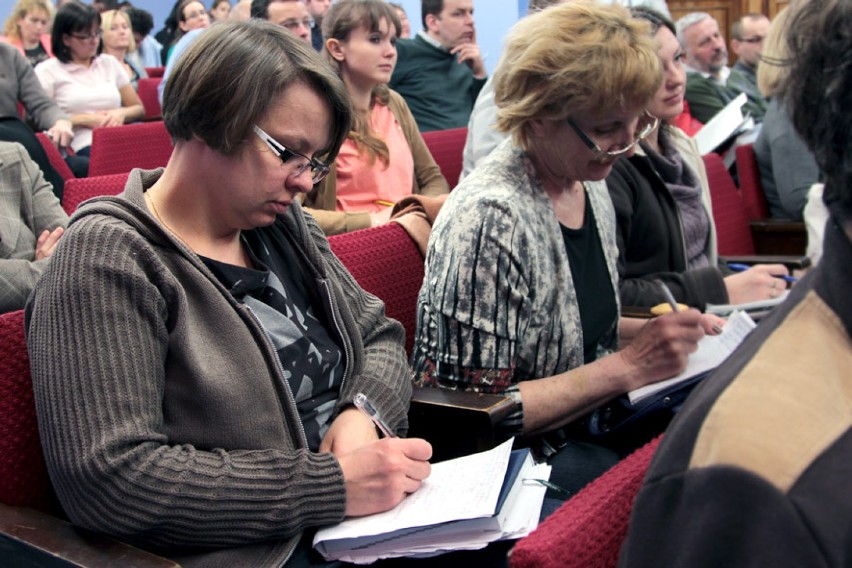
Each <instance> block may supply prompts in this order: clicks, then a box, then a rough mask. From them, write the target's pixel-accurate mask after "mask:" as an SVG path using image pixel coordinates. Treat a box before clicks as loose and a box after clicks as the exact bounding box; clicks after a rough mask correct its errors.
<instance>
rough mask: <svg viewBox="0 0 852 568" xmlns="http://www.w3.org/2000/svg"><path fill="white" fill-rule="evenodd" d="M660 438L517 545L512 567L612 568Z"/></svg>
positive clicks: (582, 492)
mask: <svg viewBox="0 0 852 568" xmlns="http://www.w3.org/2000/svg"><path fill="white" fill-rule="evenodd" d="M661 438H662V436H658V437H657V438H655V439H654V440H651V441H650V442H648V443H647V444H646V445H644V446H642V447H641V448H639V449H638V450H636V451H635V452H633V453H632V454H630V455H629V456H627V457H626V458H624V459H623V460H621V461H620V462H618V463H617V464H616V465H614V466H613V467H612V468H611V469H610V470H609V471H607V472H606V473H604V474H603V475H602V476H600V477H599V478H597V479H596V480H594V481H593V482H591V483H590V484H589V485H587V486H586V487H585V488H583V490H582V491H580V492H579V493H577V494H576V495H575V496H574V497H572V498H571V499H569V500H568V501H566V502H565V503H564V504H563V505H562V506H561V507H559V508H558V509H557V510H556V511H554V512H553V514H551V515H550V516H549V517H547V518H546V519H545V520H544V522H542V523H541V525H539V527H538V528H537V529H536V530H535V531H533V532H532V533H531V534H530V535H529V536H527V537H526V538H523V539H521V540H519V541H518V543H517V544H516V545H515V547H514V548H513V549H512V554H511V556H510V557H509V560H510V565H511V567H512V568H573V567H576V568H613V567H614V566H615V565H616V563H617V562H618V555H619V552H620V550H621V545H622V544H623V543H624V539H625V538H626V537H627V527H628V525H629V524H630V512H631V510H632V509H633V502H634V501H635V500H636V495H637V494H638V493H639V488H640V487H641V486H642V480H643V479H644V478H645V473H646V472H647V470H648V466H649V465H650V463H651V458H652V457H653V455H654V451H655V450H656V449H657V445H658V444H659V443H660V439H661Z"/></svg>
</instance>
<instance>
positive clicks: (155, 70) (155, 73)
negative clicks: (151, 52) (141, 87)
mask: <svg viewBox="0 0 852 568" xmlns="http://www.w3.org/2000/svg"><path fill="white" fill-rule="evenodd" d="M165 71H166V68H165V67H146V68H145V73H147V74H148V77H150V78H156V77H162V76H163V73H164V72H165Z"/></svg>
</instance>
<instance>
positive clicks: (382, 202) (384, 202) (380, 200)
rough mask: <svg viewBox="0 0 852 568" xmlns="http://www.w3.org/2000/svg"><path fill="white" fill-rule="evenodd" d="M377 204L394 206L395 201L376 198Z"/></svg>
mask: <svg viewBox="0 0 852 568" xmlns="http://www.w3.org/2000/svg"><path fill="white" fill-rule="evenodd" d="M375 203H376V205H384V206H385V207H393V206H394V203H393V201H385V200H384V199H376V201H375Z"/></svg>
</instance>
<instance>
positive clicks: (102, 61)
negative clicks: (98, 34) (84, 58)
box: [94, 53, 121, 68]
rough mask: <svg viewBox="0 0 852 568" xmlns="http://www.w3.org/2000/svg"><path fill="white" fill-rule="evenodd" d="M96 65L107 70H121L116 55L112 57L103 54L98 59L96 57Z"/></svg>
mask: <svg viewBox="0 0 852 568" xmlns="http://www.w3.org/2000/svg"><path fill="white" fill-rule="evenodd" d="M94 63H95V64H96V65H99V66H101V67H106V68H120V67H121V63H120V62H119V61H118V58H116V57H115V56H114V55H110V54H109V53H101V54H100V55H98V56H97V57H95V61H94Z"/></svg>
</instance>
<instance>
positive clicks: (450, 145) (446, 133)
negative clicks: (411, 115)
mask: <svg viewBox="0 0 852 568" xmlns="http://www.w3.org/2000/svg"><path fill="white" fill-rule="evenodd" d="M466 140H467V127H462V128H450V129H448V130H432V131H430V132H424V133H423V141H424V142H426V146H427V147H428V148H429V153H430V154H432V157H433V158H434V159H435V162H437V164H438V167H439V168H441V173H442V174H444V178H446V180H447V183H448V184H449V186H450V190H452V189H453V188H454V187H455V186H456V185H457V184H458V183H459V176H460V175H461V172H462V153H463V152H464V143H465V141H466Z"/></svg>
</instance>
